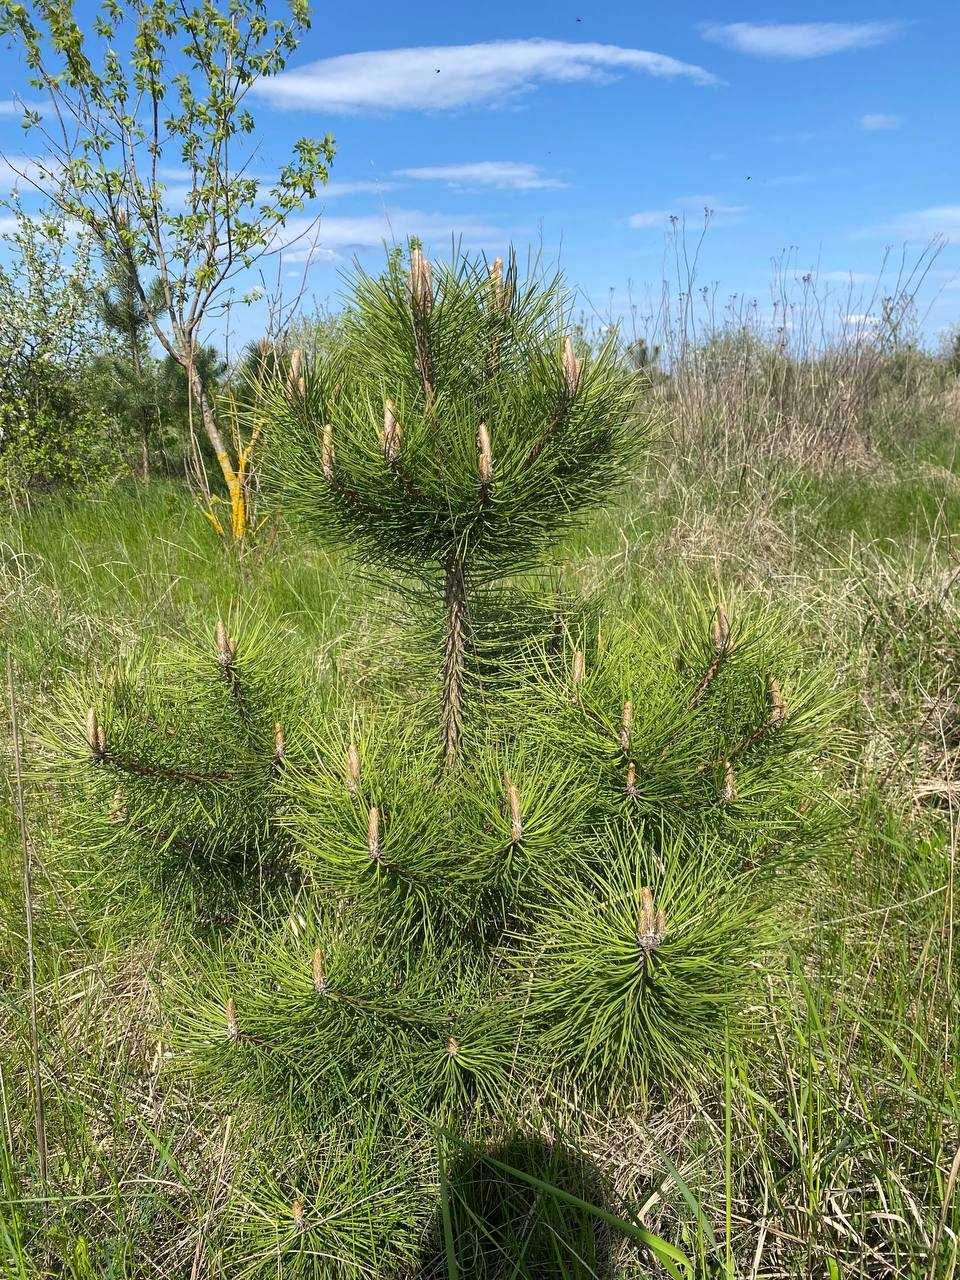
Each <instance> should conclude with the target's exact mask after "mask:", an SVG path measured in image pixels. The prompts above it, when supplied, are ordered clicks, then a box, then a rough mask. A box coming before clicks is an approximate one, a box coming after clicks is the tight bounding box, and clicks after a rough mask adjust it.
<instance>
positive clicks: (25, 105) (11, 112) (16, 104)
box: [0, 98, 46, 120]
mask: <svg viewBox="0 0 960 1280" xmlns="http://www.w3.org/2000/svg"><path fill="white" fill-rule="evenodd" d="M45 107H46V103H43V102H28V101H27V100H26V99H25V98H0V118H2V117H4V116H6V117H10V116H16V117H17V119H18V120H19V119H20V118H21V117H22V116H23V113H24V112H25V111H39V112H41V114H42V113H43V111H44V108H45Z"/></svg>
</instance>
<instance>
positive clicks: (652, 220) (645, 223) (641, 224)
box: [629, 209, 676, 231]
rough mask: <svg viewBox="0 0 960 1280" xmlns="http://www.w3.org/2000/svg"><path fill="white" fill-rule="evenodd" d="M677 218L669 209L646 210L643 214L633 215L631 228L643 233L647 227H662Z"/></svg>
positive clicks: (631, 216)
mask: <svg viewBox="0 0 960 1280" xmlns="http://www.w3.org/2000/svg"><path fill="white" fill-rule="evenodd" d="M675 216H676V215H675V214H673V213H671V211H670V210H669V209H645V210H644V211H643V213H631V215H630V218H629V222H630V226H631V227H634V228H636V229H637V230H638V231H642V230H644V229H645V228H646V227H662V226H663V225H664V224H665V223H666V222H667V221H668V220H669V219H670V218H672V217H675Z"/></svg>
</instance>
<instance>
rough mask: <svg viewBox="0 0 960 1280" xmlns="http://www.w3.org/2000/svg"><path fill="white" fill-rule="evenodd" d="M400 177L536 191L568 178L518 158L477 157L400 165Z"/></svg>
mask: <svg viewBox="0 0 960 1280" xmlns="http://www.w3.org/2000/svg"><path fill="white" fill-rule="evenodd" d="M396 173H397V177H399V178H413V179H414V181H417V182H445V183H446V184H447V185H448V186H450V187H466V188H470V187H502V188H506V189H509V190H511V191H534V190H540V189H542V188H543V187H565V186H566V185H567V184H566V183H565V182H560V181H559V180H558V179H557V178H551V177H548V176H547V174H545V173H543V172H542V171H541V170H540V169H538V168H537V166H536V165H533V164H522V163H520V162H519V161H516V160H478V161H476V162H475V163H473V164H437V165H427V166H425V167H423V168H419V169H398V170H397V171H396Z"/></svg>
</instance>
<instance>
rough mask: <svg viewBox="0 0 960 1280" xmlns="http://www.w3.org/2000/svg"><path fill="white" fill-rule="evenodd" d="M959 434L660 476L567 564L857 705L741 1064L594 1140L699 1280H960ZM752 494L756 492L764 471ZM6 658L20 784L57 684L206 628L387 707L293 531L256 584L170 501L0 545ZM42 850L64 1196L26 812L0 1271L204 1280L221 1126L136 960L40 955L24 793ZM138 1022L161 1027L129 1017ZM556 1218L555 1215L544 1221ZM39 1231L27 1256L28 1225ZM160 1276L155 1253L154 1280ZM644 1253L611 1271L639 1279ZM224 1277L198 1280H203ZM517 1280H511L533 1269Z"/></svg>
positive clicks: (13, 944)
mask: <svg viewBox="0 0 960 1280" xmlns="http://www.w3.org/2000/svg"><path fill="white" fill-rule="evenodd" d="M957 437H958V432H957V427H956V424H950V423H947V424H946V425H943V424H940V425H938V426H936V427H931V428H930V429H929V430H925V429H923V428H922V427H919V426H917V424H912V426H911V431H910V435H909V438H908V439H907V438H903V439H901V440H900V441H897V440H896V439H891V440H890V441H889V442H888V443H887V445H886V446H885V447H883V448H879V449H876V450H875V451H874V452H872V453H871V454H870V455H869V456H865V457H861V458H859V459H858V460H857V461H856V462H850V461H849V460H848V461H847V462H844V463H837V464H836V465H832V466H830V467H829V468H820V469H815V468H809V467H802V466H797V465H786V464H775V463H773V462H770V463H767V464H764V465H763V466H762V467H761V468H758V469H752V468H751V469H747V470H744V469H739V470H738V469H734V468H727V469H724V470H723V471H722V472H721V473H720V474H719V475H717V474H715V475H708V474H707V473H706V472H705V471H704V470H703V469H702V468H698V469H695V470H691V469H690V468H686V467H684V466H682V465H680V464H678V463H677V462H676V459H675V455H673V454H672V453H671V451H670V450H669V449H668V448H666V447H664V448H663V449H661V450H659V451H657V452H655V453H654V454H653V455H652V456H651V458H650V459H649V460H648V463H647V465H646V468H645V473H644V475H643V476H641V477H640V478H639V479H638V480H637V482H636V483H635V485H634V486H633V487H632V488H631V490H630V492H629V494H628V495H627V497H626V499H625V500H622V501H620V502H619V503H618V505H617V506H616V508H615V509H612V510H609V511H606V512H604V513H602V514H601V515H599V516H598V517H596V518H595V519H594V520H593V521H592V522H591V523H590V524H589V526H587V527H586V528H584V529H583V530H581V531H580V532H579V533H577V534H576V535H575V536H574V537H573V538H572V539H571V540H570V541H568V543H567V545H566V546H565V547H564V548H563V549H562V552H561V553H559V557H558V558H559V559H562V560H563V562H564V563H565V564H566V565H567V566H572V567H568V568H567V569H566V570H565V571H566V572H569V573H571V574H574V575H575V576H576V578H577V579H578V583H579V585H581V586H589V587H591V588H599V589H602V590H603V591H605V592H607V593H616V597H617V599H618V600H620V601H622V602H625V607H626V608H628V609H629V608H632V607H640V606H639V605H637V604H636V603H635V602H636V601H639V600H640V599H642V597H643V595H645V594H646V592H647V590H648V588H649V587H650V586H651V584H653V585H655V586H656V587H657V589H659V590H666V591H669V590H671V584H673V583H676V582H679V581H680V580H681V579H685V580H689V579H692V580H693V581H694V583H695V584H696V585H697V587H698V588H699V589H700V590H702V591H703V593H704V594H705V595H706V596H708V597H709V598H716V597H717V596H718V595H720V596H723V597H725V598H727V599H728V600H730V601H731V602H732V603H733V607H736V601H737V599H738V598H740V597H742V596H759V597H761V598H764V599H767V600H770V601H772V602H775V603H776V604H777V605H778V606H779V607H781V608H783V609H786V610H788V611H789V612H790V614H791V615H792V617H793V618H794V619H795V622H796V626H797V628H798V629H799V631H800V632H801V634H802V636H803V638H804V641H805V643H806V644H807V645H808V646H809V649H810V652H811V653H812V654H813V655H815V659H816V660H817V661H820V662H822V663H823V664H824V665H825V667H826V668H827V669H828V670H829V671H830V672H831V673H832V678H833V679H834V680H835V681H836V683H837V686H838V687H840V688H842V689H843V690H844V692H845V695H846V705H847V707H848V713H847V717H846V718H847V728H848V733H847V734H846V735H845V736H843V737H842V738H839V739H838V741H837V743H836V744H835V745H834V749H833V763H834V766H835V773H836V777H837V785H838V788H839V791H840V794H841V797H842V807H843V811H844V817H845V827H844V835H843V838H842V840H841V841H840V844H839V848H838V850H837V852H836V854H835V855H834V856H832V857H830V858H829V859H819V860H817V861H816V862H814V863H812V864H810V865H809V866H807V868H806V869H805V870H804V871H803V872H802V873H801V874H802V875H803V883H802V884H801V885H799V886H798V887H797V893H796V900H797V902H798V903H799V904H801V906H800V907H798V917H797V918H796V920H795V921H794V927H793V929H792V931H791V937H790V938H789V939H788V940H787V941H786V942H785V944H784V956H783V959H782V963H779V964H777V965H776V966H773V967H772V968H771V971H770V973H769V974H768V975H767V976H766V978H765V990H766V993H767V999H766V1003H765V1006H764V1007H763V1008H758V1009H757V1010H756V1013H757V1017H756V1019H755V1025H756V1028H757V1030H756V1035H755V1038H754V1043H752V1044H751V1045H750V1046H749V1049H748V1052H747V1053H746V1054H743V1055H741V1054H737V1055H728V1058H727V1066H726V1073H725V1078H724V1079H722V1080H721V1081H719V1082H718V1084H717V1086H716V1089H715V1090H714V1091H713V1092H711V1093H707V1094H697V1095H694V1096H679V1095H676V1096H673V1097H671V1098H667V1099H665V1100H663V1101H662V1102H661V1103H659V1104H658V1105H657V1106H656V1107H655V1108H654V1109H653V1110H652V1111H651V1113H650V1114H649V1115H647V1116H637V1115H630V1116H610V1117H607V1118H606V1120H605V1123H604V1124H602V1125H598V1127H597V1131H596V1133H595V1136H594V1145H595V1148H596V1151H595V1153H594V1154H595V1155H596V1157H597V1160H598V1162H599V1163H600V1164H601V1165H602V1167H604V1169H605V1170H606V1171H608V1172H609V1173H610V1175H611V1177H612V1178H613V1179H614V1181H615V1182H616V1185H617V1189H618V1192H619V1193H620V1195H621V1196H622V1197H623V1200H622V1203H623V1204H624V1205H632V1206H633V1207H634V1209H635V1210H636V1211H637V1212H639V1214H640V1215H641V1216H642V1219H643V1221H644V1223H646V1224H647V1225H648V1226H650V1227H651V1228H652V1229H654V1230H656V1231H658V1232H659V1233H660V1234H661V1235H662V1236H664V1237H666V1238H667V1239H669V1240H671V1241H673V1242H674V1243H675V1244H676V1245H677V1246H678V1248H680V1249H681V1250H683V1251H684V1253H685V1254H686V1255H687V1256H688V1257H689V1258H691V1259H692V1260H694V1263H695V1266H696V1268H697V1274H703V1275H725V1276H730V1277H732V1276H734V1275H736V1276H742V1277H751V1276H756V1277H761V1276H764V1277H771V1278H772V1277H775V1276H807V1275H809V1276H818V1277H820V1276H822V1277H834V1276H841V1275H843V1276H847V1275H849V1276H863V1277H887V1276H889V1277H924V1278H925V1280H939V1278H940V1277H952V1276H953V1275H955V1274H960V1194H958V1192H957V1174H958V1170H960V1145H958V1144H960V1108H958V1091H960V1054H958V1052H957V1043H958V1042H957V1037H956V1026H957V1021H958V1018H960V1008H958V1002H957V997H958V982H957V973H956V960H955V957H954V948H955V944H956V935H955V922H954V914H955V905H954V904H955V868H956V858H957V843H958V838H960V459H958V456H957ZM748 472H749V473H748ZM0 593H2V622H0V625H2V638H3V643H4V647H5V648H9V649H10V651H11V652H12V655H13V658H14V664H15V669H16V674H17V697H18V701H19V704H20V715H21V721H22V726H23V737H24V742H25V750H26V753H27V761H26V763H27V766H28V769H29V765H30V753H31V749H32V748H31V741H32V735H33V733H34V730H35V728H36V726H37V724H38V721H39V718H40V716H41V714H42V710H43V707H44V705H45V704H47V703H48V702H49V701H50V700H51V699H54V698H56V696H57V690H58V688H59V687H60V686H61V685H62V683H63V681H64V680H65V679H66V678H68V676H69V675H70V673H71V672H75V671H77V670H81V669H84V668H88V667H93V668H94V669H96V668H97V667H99V666H101V665H102V664H104V663H105V662H107V661H108V660H109V659H110V658H111V657H112V656H113V655H114V654H115V653H116V652H117V651H118V650H123V649H124V648H125V647H129V646H130V645H131V644H132V643H133V642H134V641H135V640H136V639H137V638H139V637H144V636H146V637H149V636H151V635H161V634H169V633H170V632H176V631H178V630H182V629H184V628H189V627H193V626H197V625H199V626H202V627H205V628H208V629H210V630H212V627H213V623H214V622H215V620H216V618H217V616H218V614H219V613H221V612H225V611H226V610H227V609H229V607H230V606H231V604H233V603H235V602H237V601H246V602H249V603H252V604H254V605H255V606H256V608H257V609H258V611H259V612H260V613H261V614H262V615H263V616H264V618H265V620H266V621H267V623H268V624H269V625H270V626H271V627H274V628H277V629H280V630H282V631H283V632H284V633H285V634H286V635H287V636H288V637H289V638H290V639H291V641H292V642H293V643H294V644H296V645H297V646H299V647H301V648H302V650H303V652H304V654H305V655H307V656H308V658H309V661H310V662H311V664H313V666H314V667H315V669H316V671H317V673H318V676H320V677H326V678H333V679H336V680H341V681H342V680H349V681H360V682H362V681H366V680H372V679H377V678H380V677H381V676H382V674H383V672H382V661H381V657H380V655H381V653H382V649H383V645H382V638H383V634H384V632H383V629H384V628H385V627H389V625H390V624H389V619H388V618H387V617H385V616H384V611H383V610H382V609H381V603H382V602H381V600H380V598H379V596H378V593H377V591H376V590H375V588H374V587H373V586H371V585H370V584H369V583H367V582H365V581H364V580H363V579H362V578H361V577H360V575H359V574H358V573H357V571H356V570H355V569H353V568H352V567H351V566H350V564H349V563H348V561H347V560H346V559H344V558H342V557H340V556H338V555H336V554H332V553H329V552H327V551H324V550H321V549H317V548H312V547H305V546H304V545H302V544H301V543H300V542H299V541H297V540H296V539H295V538H294V537H293V536H292V535H291V534H290V533H289V532H288V531H286V530H285V529H283V528H282V527H279V526H276V527H268V528H266V529H264V530H262V531H261V533H260V535H259V536H258V538H257V539H256V540H255V541H254V542H253V544H252V546H251V547H250V548H249V549H248V550H247V551H246V552H244V553H243V554H242V555H238V554H236V553H235V552H233V551H231V550H229V549H227V548H225V547H224V545H223V543H222V542H221V540H220V539H219V538H218V537H217V536H216V535H215V534H214V532H213V531H212V529H210V527H209V526H208V525H207V524H206V523H205V521H204V520H203V518H202V516H201V515H200V513H199V512H198V510H197V508H196V507H195V505H194V503H193V501H192V500H191V498H190V496H189V494H188V493H187V492H186V491H185V490H184V489H183V488H182V487H181V486H180V485H178V484H176V483H174V482H158V483H155V484H153V485H150V486H148V487H132V486H130V487H117V488H114V489H109V490H105V491H101V492H99V493H97V494H94V495H89V496H86V497H82V498H75V499H70V500H61V499H46V500H44V501H42V502H37V503H35V504H34V506H33V508H32V509H30V510H26V509H23V508H21V509H20V510H19V511H18V512H17V513H16V514H14V515H8V516H7V517H5V518H4V522H3V525H2V528H0ZM27 791H28V796H27V798H28V815H27V816H28V822H29V826H30V829H31V832H32V836H33V840H34V844H35V847H36V859H37V884H36V904H35V911H36V950H37V969H38V975H37V976H38V983H39V989H38V998H39V1006H40V1018H39V1024H40V1026H39V1030H40V1046H39V1057H40V1062H41V1071H42V1075H43V1082H44V1092H45V1095H46V1098H47V1114H46V1117H45V1125H46V1130H47V1135H48V1142H49V1145H50V1152H51V1163H52V1165H54V1166H55V1167H56V1171H57V1172H56V1177H55V1180H54V1181H53V1182H52V1183H51V1184H50V1186H49V1188H48V1190H47V1191H44V1190H43V1188H42V1187H41V1186H40V1184H39V1182H38V1180H37V1177H36V1168H35V1167H34V1165H35V1152H34V1153H33V1154H29V1153H30V1152H31V1151H32V1150H33V1147H35V1144H32V1143H31V1138H30V1135H31V1133H32V1126H33V1116H32V1111H31V1104H30V1091H29V1087H28V1079H29V1072H28V1064H29V1062H30V1041H29V1019H28V1017H27V1012H26V1003H25V1000H24V981H25V977H24V975H25V965H24V954H25V948H24V929H23V909H22V892H21V885H20V879H19V877H20V851H19V842H18V840H19V838H18V833H17V827H16V821H15V814H14V809H13V806H12V801H11V794H10V793H9V792H8V791H5V792H4V794H3V796H2V798H0V803H2V828H0V836H2V839H3V848H4V856H3V860H2V864H0V902H2V912H3V916H4V919H3V921H2V924H0V969H2V996H0V1001H2V1004H0V1019H2V1022H0V1107H2V1117H0V1141H2V1152H0V1258H2V1260H3V1261H2V1265H3V1266H4V1267H5V1268H6V1271H5V1274H9V1275H11V1276H18V1277H33V1276H39V1275H61V1276H70V1277H74V1278H75V1280H87V1278H90V1280H92V1278H93V1277H97V1278H99V1277H101V1276H107V1275H110V1276H140V1275H144V1276H146V1275H159V1274H162V1272H161V1271H160V1270H158V1269H157V1264H156V1263H155V1262H154V1261H152V1257H153V1254H152V1250H153V1248H154V1247H155V1245H156V1241H155V1240H154V1239H153V1235H154V1234H155V1228H154V1226H152V1225H151V1224H156V1223H157V1222H165V1221H167V1218H166V1217H165V1216H164V1213H165V1211H166V1210H168V1209H170V1208H171V1206H172V1207H173V1209H174V1210H175V1218H176V1221H177V1222H179V1223H180V1224H181V1227H180V1229H181V1230H182V1232H183V1234H184V1240H185V1244H184V1249H185V1255H184V1256H185V1257H186V1258H187V1262H186V1263H185V1271H184V1274H187V1275H189V1274H194V1275H199V1274H200V1273H201V1271H203V1268H204V1265H205V1262H206V1257H205V1253H204V1248H205V1246H204V1240H205V1234H206V1233H207V1232H208V1231H209V1228H210V1223H211V1220H212V1219H213V1218H214V1217H215V1214H216V1212H217V1205H218V1203H219V1200H218V1196H219V1191H218V1186H217V1177H216V1165H217V1152H218V1150H219V1149H220V1145H221V1139H222V1137H223V1120H222V1117H217V1116H215V1115H213V1114H212V1113H211V1114H209V1115H206V1114H205V1112H204V1110H203V1107H202V1103H198V1102H197V1100H196V1099H185V1098H184V1097H183V1096H182V1094H181V1093H180V1092H179V1091H178V1089H177V1088H174V1087H168V1086H167V1085H166V1083H165V1081H164V1076H163V1072H162V1067H160V1066H159V1064H157V1070H154V1071H152V1072H151V1071H150V1070H149V1069H147V1070H144V1068H143V1066H142V1065H141V1064H142V1063H143V1061H148V1062H149V1059H150V1053H149V1052H144V1050H145V1048H146V1049H149V1050H150V1051H151V1052H154V1051H155V1050H156V1046H155V1045H149V1044H148V1045H144V1044H138V1043H133V1042H134V1041H135V1040H136V1038H137V1036H138V1035H139V1034H140V1032H139V1031H138V1030H137V1027H138V1025H139V1023H138V1021H137V1019H136V1017H135V1016H134V1011H135V1010H136V1009H137V1008H138V1007H141V1006H146V1005H147V1004H148V1003H149V1001H150V1000H151V998H152V997H151V994H150V991H149V986H148V984H147V982H146V981H145V979H144V964H143V963H142V962H143V961H144V959H145V958H144V957H138V956H137V955H135V954H134V955H130V954H126V955H123V956H113V957H109V958H108V959H106V960H97V959H96V958H95V957H94V956H93V955H91V954H89V953H86V952H84V950H83V949H82V947H81V946H80V945H79V944H77V945H76V946H64V945H63V943H62V941H60V940H59V937H60V935H59V934H58V935H57V937H58V941H57V942H56V944H54V942H53V941H52V940H51V939H52V937H53V934H52V933H51V931H50V930H49V929H48V927H47V924H46V919H47V917H48V916H51V915H53V914H54V913H55V904H54V903H52V902H51V901H50V895H49V887H48V886H47V885H46V883H45V881H44V875H43V860H44V829H45V824H46V823H47V822H48V821H49V820H50V817H51V815H50V814H49V813H48V812H47V810H46V807H45V796H44V794H43V791H42V788H41V787H39V786H38V785H37V784H36V783H35V782H34V781H33V780H31V779H30V778H28V787H27ZM143 1021H144V1022H148V1021H149V1020H148V1019H144V1020H143ZM543 1194H544V1196H548V1194H549V1193H547V1192H544V1193H543ZM38 1223H42V1224H43V1225H42V1229H41V1228H39V1227H38ZM158 1256H159V1255H158ZM645 1266H646V1264H645V1263H642V1262H641V1261H640V1260H639V1259H638V1258H637V1257H636V1256H635V1255H633V1254H632V1253H631V1252H630V1250H629V1249H625V1250H624V1254H623V1261H622V1267H620V1266H618V1268H617V1272H616V1274H618V1275H623V1276H629V1275H634V1274H653V1273H654V1272H652V1271H647V1270H645V1269H644V1268H645ZM210 1271H211V1268H208V1271H207V1273H210ZM517 1274H523V1272H522V1270H521V1271H518V1273H517Z"/></svg>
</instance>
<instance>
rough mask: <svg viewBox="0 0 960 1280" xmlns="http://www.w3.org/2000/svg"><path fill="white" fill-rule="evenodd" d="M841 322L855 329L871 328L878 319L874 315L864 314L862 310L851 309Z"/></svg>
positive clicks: (877, 322)
mask: <svg viewBox="0 0 960 1280" xmlns="http://www.w3.org/2000/svg"><path fill="white" fill-rule="evenodd" d="M843 323H844V324H845V325H849V326H850V327H851V328H856V329H872V328H873V327H874V326H875V325H878V324H879V323H880V321H879V320H878V319H877V317H876V316H870V315H865V314H864V313H863V312H859V311H851V312H850V313H849V314H848V315H845V316H844V317H843Z"/></svg>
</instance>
